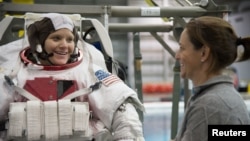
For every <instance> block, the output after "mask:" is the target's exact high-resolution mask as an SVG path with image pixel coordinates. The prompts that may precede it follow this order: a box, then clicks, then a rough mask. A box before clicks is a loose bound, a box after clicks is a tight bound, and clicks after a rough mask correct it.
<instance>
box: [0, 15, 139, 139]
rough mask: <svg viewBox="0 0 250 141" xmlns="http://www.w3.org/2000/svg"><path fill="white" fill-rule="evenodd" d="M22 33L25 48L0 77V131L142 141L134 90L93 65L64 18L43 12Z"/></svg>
mask: <svg viewBox="0 0 250 141" xmlns="http://www.w3.org/2000/svg"><path fill="white" fill-rule="evenodd" d="M27 35H28V41H29V44H30V46H29V47H26V48H24V49H23V50H21V51H20V54H19V55H20V59H19V60H20V62H19V66H18V69H17V70H14V71H13V72H15V73H12V74H9V75H5V76H4V78H0V79H1V82H0V87H1V88H0V90H1V92H0V95H2V96H1V98H2V99H1V104H0V111H1V113H0V120H1V130H2V131H3V130H5V131H8V130H9V131H8V132H9V133H7V135H6V136H7V138H9V137H8V136H12V137H13V136H14V137H16V136H18V135H20V136H19V137H18V139H19V140H21V138H25V139H27V140H39V139H40V137H41V138H43V139H44V138H45V140H63V137H62V136H65V135H69V136H68V138H67V139H66V140H70V138H71V137H74V136H78V137H79V136H80V137H81V133H80V134H79V132H78V133H72V131H76V129H79V131H81V130H80V129H85V134H84V136H87V137H91V138H93V139H95V140H96V141H98V140H100V141H105V140H110V141H113V140H114V141H144V137H143V130H142V123H141V121H140V119H139V115H138V113H137V111H136V109H137V108H138V109H139V110H144V107H143V104H142V103H141V102H140V100H139V99H138V97H137V94H136V92H135V91H134V90H132V89H131V88H129V87H128V86H127V85H126V84H125V83H124V82H123V81H122V80H121V79H119V78H118V77H117V76H116V75H114V74H111V73H109V72H107V71H106V69H105V68H102V67H100V66H98V65H96V64H94V63H93V59H94V58H95V57H101V56H96V55H94V56H93V55H91V53H90V51H89V49H88V47H86V46H88V44H87V43H85V42H84V41H82V40H81V39H79V35H78V32H77V30H76V28H75V26H74V23H73V21H72V20H71V19H70V18H69V17H68V16H66V15H63V14H57V13H47V14H43V18H41V20H38V21H36V22H34V23H33V24H31V25H30V26H29V27H28V28H27ZM78 42H81V44H80V45H82V46H81V47H79V46H78V45H79V43H78ZM13 74H14V75H13ZM81 102H82V103H81ZM13 103H16V104H13ZM23 103H25V104H23ZM72 103H75V104H72ZM83 103H84V104H85V107H87V110H88V111H87V112H89V114H87V115H88V116H86V117H87V120H88V122H86V121H83V119H82V118H79V117H83V118H84V114H83V113H84V111H83V107H84V106H83V105H84V104H83ZM86 103H87V106H86ZM17 104H19V105H17ZM72 105H73V106H72ZM22 106H23V107H24V108H23V109H24V110H23V109H22V108H21V107H22ZM63 106H64V107H63ZM88 106H89V108H88ZM41 107H42V108H41ZM65 107H66V108H65ZM67 107H68V108H67ZM72 107H73V108H72ZM77 107H78V108H77ZM79 107H80V108H79ZM81 107H82V108H81ZM20 109H21V110H20ZM37 109H39V112H37V111H38V110H37ZM67 109H69V110H70V111H66V110H67ZM72 109H74V110H72ZM32 110H33V111H32ZM63 110H65V111H63ZM32 112H33V113H32ZM74 112H75V113H76V112H78V113H76V114H72V113H74ZM85 112H86V111H85ZM20 113H21V114H20ZM68 113H70V114H68ZM20 115H21V116H20ZM17 116H18V117H17ZM52 116H56V117H52ZM86 117H85V118H86ZM18 118H21V119H18ZM37 119H39V120H37ZM66 119H67V120H66ZM24 120H25V122H23V121H24ZM53 120H54V121H56V123H53V122H52V121H53ZM68 121H70V123H68ZM77 121H79V123H78V122H77ZM73 122H74V123H73ZM6 123H8V124H6ZM20 123H21V124H20ZM83 123H88V126H87V127H83ZM52 124H53V125H52ZM4 125H5V126H4ZM7 125H8V126H7ZM16 125H18V126H16ZM20 126H21V127H20ZM62 126H64V127H62ZM34 127H39V128H37V129H36V128H34ZM5 128H7V129H5ZM19 128H20V129H19ZM18 130H21V131H20V133H16V132H17V131H18ZM54 132H56V133H54ZM35 133H36V134H35ZM26 136H29V137H28V138H27V137H26ZM3 140H5V139H3ZM80 140H82V139H80Z"/></svg>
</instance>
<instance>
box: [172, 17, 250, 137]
mask: <svg viewBox="0 0 250 141" xmlns="http://www.w3.org/2000/svg"><path fill="white" fill-rule="evenodd" d="M179 43H180V49H179V50H178V51H177V53H176V56H175V58H176V59H177V60H178V61H179V62H180V66H181V72H180V74H181V77H182V78H187V79H190V80H191V81H192V83H193V86H194V88H193V92H194V94H193V95H192V96H191V97H190V99H189V101H188V103H187V107H186V110H185V115H184V119H183V124H182V126H181V128H180V130H179V132H178V133H177V136H176V139H175V141H201V140H202V141H207V140H208V125H235V124H240V125H242V124H250V118H249V113H248V110H247V107H246V105H245V103H244V100H243V98H242V97H241V95H240V94H239V92H238V91H237V90H236V89H235V87H234V84H233V81H232V78H231V77H230V76H225V75H223V70H224V69H225V68H226V67H228V66H229V65H231V64H232V63H234V62H235V61H244V60H247V59H249V58H250V38H249V37H246V38H240V37H238V36H237V35H236V33H235V31H234V30H233V28H232V26H231V25H230V24H229V23H228V22H227V21H225V20H223V19H222V18H218V17H211V16H203V17H198V18H194V19H191V20H190V21H189V22H188V23H187V25H186V27H185V28H184V30H183V32H182V34H181V37H180V41H179ZM240 45H242V46H243V47H244V53H243V54H241V55H238V56H239V57H237V47H238V46H240Z"/></svg>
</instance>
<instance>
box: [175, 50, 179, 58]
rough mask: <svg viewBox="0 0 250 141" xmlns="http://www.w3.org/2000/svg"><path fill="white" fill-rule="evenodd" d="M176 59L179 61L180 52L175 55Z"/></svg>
mask: <svg viewBox="0 0 250 141" xmlns="http://www.w3.org/2000/svg"><path fill="white" fill-rule="evenodd" d="M175 59H179V50H178V51H176V53H175Z"/></svg>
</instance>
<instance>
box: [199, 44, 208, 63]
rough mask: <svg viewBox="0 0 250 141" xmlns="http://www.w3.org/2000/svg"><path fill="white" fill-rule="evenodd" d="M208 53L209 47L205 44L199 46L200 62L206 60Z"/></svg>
mask: <svg viewBox="0 0 250 141" xmlns="http://www.w3.org/2000/svg"><path fill="white" fill-rule="evenodd" d="M209 55H210V48H209V47H208V46H207V45H203V47H202V48H201V62H205V61H207V60H208V57H209Z"/></svg>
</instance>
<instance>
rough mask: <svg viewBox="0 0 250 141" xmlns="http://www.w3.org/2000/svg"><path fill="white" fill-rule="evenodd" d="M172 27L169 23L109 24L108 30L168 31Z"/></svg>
mask: <svg viewBox="0 0 250 141" xmlns="http://www.w3.org/2000/svg"><path fill="white" fill-rule="evenodd" d="M172 28H173V26H172V25H169V24H130V23H119V24H114V23H110V24H109V31H110V32H170V31H172Z"/></svg>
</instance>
